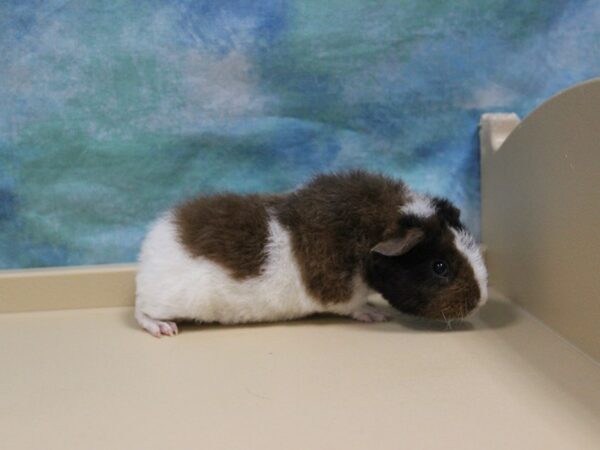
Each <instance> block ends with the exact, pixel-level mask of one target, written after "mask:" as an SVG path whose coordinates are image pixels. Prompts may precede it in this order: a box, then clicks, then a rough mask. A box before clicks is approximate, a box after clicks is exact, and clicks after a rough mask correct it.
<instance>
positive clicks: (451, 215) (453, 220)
mask: <svg viewBox="0 0 600 450" xmlns="http://www.w3.org/2000/svg"><path fill="white" fill-rule="evenodd" d="M433 205H434V206H435V209H436V211H437V213H438V214H439V215H440V216H441V217H442V219H444V220H445V221H446V222H448V224H449V225H451V226H453V227H457V226H459V225H460V210H459V209H458V208H457V207H456V206H454V205H453V204H452V203H451V202H450V200H447V199H445V198H441V197H434V198H433Z"/></svg>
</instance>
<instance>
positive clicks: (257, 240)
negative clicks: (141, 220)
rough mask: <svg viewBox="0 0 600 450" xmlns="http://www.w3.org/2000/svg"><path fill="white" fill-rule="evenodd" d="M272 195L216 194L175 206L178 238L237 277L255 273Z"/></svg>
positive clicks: (261, 259) (195, 253)
mask: <svg viewBox="0 0 600 450" xmlns="http://www.w3.org/2000/svg"><path fill="white" fill-rule="evenodd" d="M275 198H276V197H273V196H260V195H245V196H242V195H236V194H218V195H213V196H203V197H198V198H196V199H193V200H190V201H188V202H186V203H184V204H183V205H181V206H179V207H178V208H176V209H175V222H176V224H177V228H178V231H179V239H180V241H181V243H182V244H183V245H184V247H185V248H186V249H187V251H188V252H189V253H190V254H191V255H192V256H195V257H198V256H204V257H206V258H209V259H211V260H213V261H215V262H216V263H218V264H220V265H222V266H224V267H226V268H227V269H229V271H230V272H231V275H232V276H233V277H234V278H236V279H238V280H240V279H244V278H249V277H252V276H257V275H259V273H260V270H261V267H262V265H263V263H264V261H265V259H266V254H265V245H266V243H267V239H268V234H269V229H268V220H269V217H268V212H267V208H268V207H269V205H271V204H272V202H273V201H274V199H275Z"/></svg>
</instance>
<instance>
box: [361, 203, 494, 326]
mask: <svg viewBox="0 0 600 450" xmlns="http://www.w3.org/2000/svg"><path fill="white" fill-rule="evenodd" d="M431 205H432V212H433V213H432V214H431V215H428V216H417V215H411V214H408V215H402V216H401V217H400V219H399V222H398V228H397V232H395V233H394V235H392V236H390V237H387V238H386V239H385V240H383V241H381V242H379V243H377V244H376V245H375V246H374V247H373V248H372V249H371V251H370V254H369V255H368V257H367V263H366V276H367V281H368V283H369V285H370V286H371V287H372V288H373V289H375V290H376V291H378V292H379V293H381V295H382V296H383V297H384V298H385V299H386V300H387V301H388V302H389V303H390V304H391V305H392V306H394V307H395V308H396V309H398V310H400V311H402V312H404V313H407V314H412V315H416V316H421V317H427V318H431V319H439V320H451V319H462V318H464V317H466V316H468V315H469V313H471V312H473V311H474V310H475V309H477V308H478V307H479V306H481V305H483V304H484V303H485V301H486V299H487V271H486V269H485V266H484V264H483V258H482V255H481V252H480V249H479V246H478V245H477V244H476V242H475V239H474V238H473V236H472V235H471V234H470V233H469V232H467V231H466V230H465V228H464V227H463V226H462V224H461V223H460V221H459V211H458V209H456V208H455V207H454V206H452V204H450V202H448V201H447V200H443V199H432V200H431Z"/></svg>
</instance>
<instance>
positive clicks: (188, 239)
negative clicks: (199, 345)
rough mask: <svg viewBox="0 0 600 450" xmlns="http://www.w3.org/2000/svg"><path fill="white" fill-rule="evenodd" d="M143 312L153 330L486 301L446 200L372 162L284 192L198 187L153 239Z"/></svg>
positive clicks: (139, 302) (448, 316)
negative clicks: (380, 302)
mask: <svg viewBox="0 0 600 450" xmlns="http://www.w3.org/2000/svg"><path fill="white" fill-rule="evenodd" d="M139 262H140V264H139V271H138V273H137V277H136V305H135V317H136V319H137V321H138V322H139V324H140V325H141V326H142V327H143V328H144V329H145V330H147V331H148V332H150V333H151V334H152V335H154V336H157V337H160V336H161V335H168V336H171V335H174V334H176V333H177V325H176V322H177V321H181V320H185V321H189V320H193V321H198V322H218V323H223V324H234V323H245V322H266V321H276V320H287V319H294V318H299V317H303V316H307V315H310V314H314V313H334V314H339V315H344V316H349V317H352V318H354V319H356V320H359V321H363V322H378V321H382V320H385V319H386V315H385V314H383V313H382V312H381V311H380V310H378V309H376V308H375V307H374V306H372V305H370V304H367V295H368V294H370V293H372V292H373V291H376V292H379V293H380V294H381V295H382V296H383V298H385V299H386V300H387V301H388V302H389V303H390V304H391V305H392V306H393V307H394V308H396V309H398V310H400V311H401V312H404V313H408V314H412V315H416V316H421V317H426V318H431V319H439V320H446V321H448V320H452V319H461V318H464V317H466V316H467V315H469V314H470V313H471V312H473V311H474V310H475V309H477V308H478V307H479V306H481V305H483V303H484V302H485V301H486V298H487V272H486V269H485V266H484V264H483V259H482V256H481V253H480V250H479V247H478V246H477V244H476V243H475V240H474V239H473V237H472V236H471V235H470V234H469V233H468V232H467V230H466V229H465V228H464V226H463V224H462V223H461V221H460V212H459V210H458V209H457V208H456V207H454V206H453V205H452V204H451V203H450V202H449V201H448V200H445V199H442V198H437V197H430V196H425V195H422V194H417V193H415V192H413V191H411V190H410V189H409V188H408V187H407V186H406V185H405V184H404V183H403V182H401V181H396V180H394V179H391V178H388V177H386V176H382V175H375V174H370V173H367V172H363V171H352V172H344V173H337V174H326V175H319V176H316V177H315V178H313V179H312V181H310V182H309V183H307V184H305V185H304V186H302V187H300V188H298V189H297V190H295V191H293V192H291V193H287V194H281V195H237V194H232V193H223V194H217V195H211V196H200V197H197V198H195V199H192V200H190V201H187V202H185V203H183V204H181V205H180V206H178V207H176V208H174V209H172V210H170V211H168V212H167V213H165V214H164V215H162V217H160V218H159V219H158V220H157V221H156V222H155V223H154V224H153V225H152V227H151V229H150V231H149V233H148V235H147V237H146V239H145V240H144V242H143V245H142V250H141V253H140V258H139Z"/></svg>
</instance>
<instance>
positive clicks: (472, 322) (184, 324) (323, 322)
mask: <svg viewBox="0 0 600 450" xmlns="http://www.w3.org/2000/svg"><path fill="white" fill-rule="evenodd" d="M374 303H376V304H377V307H378V308H379V309H382V310H383V311H385V313H386V314H388V315H389V316H390V319H389V320H388V321H387V322H381V323H363V322H358V321H356V320H354V319H351V318H349V317H343V316H337V315H333V314H315V315H312V316H309V317H305V318H301V319H296V320H290V321H280V322H257V323H245V324H230V325H223V324H219V323H198V322H194V321H181V322H178V327H179V330H180V332H182V331H183V332H186V333H189V332H209V331H215V330H223V329H235V328H264V327H277V326H286V327H287V326H291V327H294V326H329V327H334V326H336V325H338V326H339V325H344V326H353V327H360V329H361V330H368V331H374V332H387V333H402V332H405V333H406V332H415V331H417V332H465V331H472V330H482V329H499V328H504V327H506V326H509V325H511V324H512V323H514V322H515V320H516V319H517V312H516V310H515V306H514V305H512V304H511V303H509V302H506V301H501V300H495V299H490V300H489V301H488V302H487V304H486V305H485V306H484V307H482V308H481V310H480V311H479V312H478V313H477V314H476V315H475V316H474V317H473V318H469V319H466V320H453V321H451V322H450V323H446V322H443V321H437V320H430V319H424V318H420V317H414V316H409V315H405V314H402V313H401V312H399V311H397V310H395V309H394V308H392V307H391V306H389V305H384V304H381V303H379V302H374ZM123 321H124V323H125V324H126V325H127V327H128V328H132V329H139V330H140V331H142V330H141V329H140V327H139V325H138V324H137V322H136V321H135V318H134V317H133V311H132V310H130V309H127V310H125V311H123Z"/></svg>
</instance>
